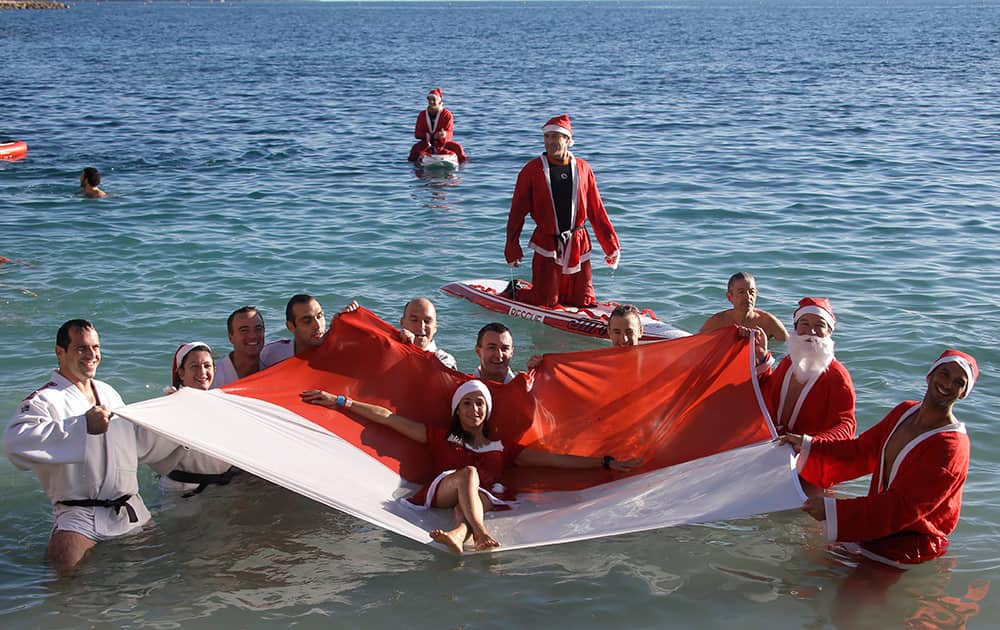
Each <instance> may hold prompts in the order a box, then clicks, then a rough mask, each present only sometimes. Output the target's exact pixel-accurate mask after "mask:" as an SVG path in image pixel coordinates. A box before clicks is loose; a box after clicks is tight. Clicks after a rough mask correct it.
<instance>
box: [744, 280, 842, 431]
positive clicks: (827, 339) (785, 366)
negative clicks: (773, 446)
mask: <svg viewBox="0 0 1000 630" xmlns="http://www.w3.org/2000/svg"><path fill="white" fill-rule="evenodd" d="M792 323H793V330H792V334H791V335H790V336H789V338H788V354H787V355H786V356H785V358H784V359H782V360H781V362H780V363H778V365H777V367H776V368H775V367H774V361H773V360H772V359H771V354H770V353H769V352H767V336H766V335H763V334H758V335H757V337H756V340H757V357H758V366H757V378H758V379H759V380H760V382H761V394H762V395H763V397H764V402H765V403H766V404H767V409H768V411H769V412H770V414H771V420H773V421H774V424H775V427H776V428H777V430H778V433H790V432H792V431H794V432H796V433H809V434H810V435H824V436H829V437H831V438H845V439H846V438H851V437H854V430H855V428H856V427H857V422H856V420H855V418H854V383H853V382H852V381H851V375H850V374H849V373H848V371H847V368H845V367H844V365H843V364H842V363H841V362H840V361H838V360H837V359H836V358H834V356H833V337H832V335H833V329H834V326H835V325H836V323H837V318H836V316H834V314H833V307H832V306H831V305H830V300H829V299H827V298H811V297H806V298H802V299H801V300H800V301H799V307H798V308H797V309H796V310H795V313H794V314H793V316H792ZM757 330H760V329H757Z"/></svg>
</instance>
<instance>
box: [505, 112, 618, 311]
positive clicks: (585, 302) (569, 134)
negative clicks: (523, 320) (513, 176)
mask: <svg viewBox="0 0 1000 630" xmlns="http://www.w3.org/2000/svg"><path fill="white" fill-rule="evenodd" d="M542 132H543V133H544V138H545V153H543V154H542V155H541V156H539V157H537V158H535V159H533V160H531V161H530V162H528V163H527V164H526V165H525V166H524V168H522V169H521V172H520V174H518V176H517V184H516V186H515V187H514V197H513V199H511V203H510V214H509V216H508V217H507V244H506V247H505V248H504V256H505V257H506V259H507V263H508V264H510V265H511V266H517V265H518V264H519V263H520V262H521V260H522V258H523V257H524V254H523V252H522V250H521V243H520V237H521V228H522V227H524V219H525V217H527V216H528V215H529V214H530V215H531V218H532V219H534V220H535V231H534V232H533V233H532V234H531V240H530V242H529V243H528V247H529V248H530V249H532V250H534V252H535V255H534V257H533V258H532V261H531V280H532V287H531V288H530V289H520V288H518V287H517V285H516V284H515V283H512V285H511V286H509V287H508V288H507V291H505V292H504V293H505V294H506V295H508V296H509V297H512V298H514V299H516V300H518V301H521V302H526V303H528V304H537V305H540V306H549V307H551V306H555V305H556V304H562V305H563V306H591V305H593V304H596V303H597V298H596V296H595V295H594V285H593V281H592V278H591V267H590V252H591V245H590V234H589V233H588V232H587V228H586V225H585V223H586V221H587V219H590V224H591V225H592V226H593V228H594V234H596V235H597V240H598V241H599V242H600V244H601V248H602V249H603V250H604V253H605V258H604V260H605V262H606V263H607V264H608V265H609V266H610V267H611V268H612V269H617V268H618V261H619V258H620V255H621V248H620V246H619V244H618V235H617V234H615V229H614V227H612V225H611V220H610V219H609V218H608V213H607V211H606V210H605V209H604V202H603V201H602V200H601V194H600V192H599V191H598V190H597V181H596V180H595V179H594V172H593V171H592V170H590V165H588V164H587V162H585V161H584V160H582V159H580V158H578V157H576V156H575V155H573V154H572V153H570V150H569V149H570V147H572V146H573V127H572V125H571V124H570V120H569V116H567V115H566V114H563V115H561V116H556V117H554V118H552V119H550V120H549V121H548V122H547V123H545V126H543V127H542Z"/></svg>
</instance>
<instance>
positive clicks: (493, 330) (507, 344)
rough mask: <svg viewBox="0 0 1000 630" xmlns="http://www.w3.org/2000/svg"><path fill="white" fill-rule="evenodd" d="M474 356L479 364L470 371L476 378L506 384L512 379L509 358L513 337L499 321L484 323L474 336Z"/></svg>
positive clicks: (511, 354)
mask: <svg viewBox="0 0 1000 630" xmlns="http://www.w3.org/2000/svg"><path fill="white" fill-rule="evenodd" d="M476 356H478V357H479V366H478V367H477V368H476V371H475V372H473V373H472V375H473V376H475V377H476V378H481V379H483V380H488V381H497V382H500V383H503V384H505V385H506V384H507V383H509V382H511V381H512V380H514V376H516V375H515V374H514V371H513V370H511V369H510V360H511V359H513V358H514V337H513V335H511V334H510V328H507V327H506V326H504V325H503V324H501V323H499V322H492V323H489V324H486V325H485V326H483V327H482V328H480V329H479V335H478V337H476Z"/></svg>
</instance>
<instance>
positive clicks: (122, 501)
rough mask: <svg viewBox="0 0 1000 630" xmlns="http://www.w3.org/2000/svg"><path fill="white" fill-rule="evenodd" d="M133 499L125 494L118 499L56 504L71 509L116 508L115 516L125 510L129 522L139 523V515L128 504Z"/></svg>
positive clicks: (80, 500) (69, 501) (82, 500)
mask: <svg viewBox="0 0 1000 630" xmlns="http://www.w3.org/2000/svg"><path fill="white" fill-rule="evenodd" d="M131 498H132V495H131V494H124V495H122V496H120V497H118V498H117V499H70V500H68V501H56V503H61V504H63V505H68V506H70V507H105V508H114V510H115V514H119V513H120V512H121V511H122V508H125V512H126V513H127V514H128V522H129V523H138V522H139V515H138V514H136V513H135V508H133V507H132V506H131V505H129V503H128V500H129V499H131Z"/></svg>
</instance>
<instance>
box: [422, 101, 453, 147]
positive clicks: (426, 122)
mask: <svg viewBox="0 0 1000 630" xmlns="http://www.w3.org/2000/svg"><path fill="white" fill-rule="evenodd" d="M439 131H444V140H441V141H439V142H438V144H440V143H444V142H451V138H452V136H453V135H454V134H455V121H454V119H453V118H452V115H451V112H449V111H448V110H447V109H445V108H444V107H442V108H441V111H439V112H438V115H437V120H435V121H434V128H433V129H431V116H430V114H428V113H427V110H426V109H425V110H423V111H421V112H420V113H419V114H417V127H416V129H414V131H413V137H414V138H417V139H418V140H425V141H427V142H428V143H430V144H431V145H433V144H435V141H434V140H433V139H432V136H433V135H434V134H435V133H437V132H439Z"/></svg>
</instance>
